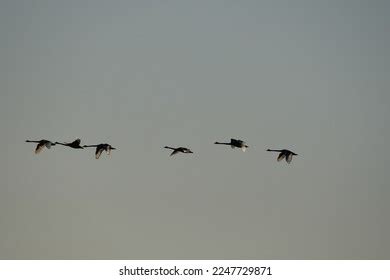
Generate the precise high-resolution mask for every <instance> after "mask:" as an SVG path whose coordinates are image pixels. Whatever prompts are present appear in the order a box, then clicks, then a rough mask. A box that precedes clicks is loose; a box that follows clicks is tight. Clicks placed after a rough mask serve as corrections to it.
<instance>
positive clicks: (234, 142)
mask: <svg viewBox="0 0 390 280" xmlns="http://www.w3.org/2000/svg"><path fill="white" fill-rule="evenodd" d="M214 144H217V145H228V146H230V147H232V149H234V148H239V149H241V150H242V151H243V152H245V150H246V149H247V148H248V145H246V144H245V142H244V141H242V140H237V139H233V138H232V139H230V143H222V142H215V143H214Z"/></svg>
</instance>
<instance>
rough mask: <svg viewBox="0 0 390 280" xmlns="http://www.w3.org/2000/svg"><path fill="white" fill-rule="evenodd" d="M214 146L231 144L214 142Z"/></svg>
mask: <svg viewBox="0 0 390 280" xmlns="http://www.w3.org/2000/svg"><path fill="white" fill-rule="evenodd" d="M214 144H217V145H231V144H232V143H222V142H215V143H214Z"/></svg>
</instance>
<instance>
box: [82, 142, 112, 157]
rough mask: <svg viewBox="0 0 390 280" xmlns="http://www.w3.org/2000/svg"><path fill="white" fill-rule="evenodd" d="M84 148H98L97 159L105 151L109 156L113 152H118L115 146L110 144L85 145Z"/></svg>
mask: <svg viewBox="0 0 390 280" xmlns="http://www.w3.org/2000/svg"><path fill="white" fill-rule="evenodd" d="M83 147H84V148H90V147H96V151H95V158H96V159H98V158H99V157H100V155H101V154H102V153H103V151H106V152H107V154H108V155H109V154H111V150H116V148H114V147H113V146H111V145H110V144H98V145H84V146H83Z"/></svg>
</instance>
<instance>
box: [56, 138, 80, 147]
mask: <svg viewBox="0 0 390 280" xmlns="http://www.w3.org/2000/svg"><path fill="white" fill-rule="evenodd" d="M80 143H81V140H80V139H76V140H74V141H73V142H71V143H60V142H56V144H59V145H62V146H67V147H71V148H73V149H84V148H83V147H82V146H80Z"/></svg>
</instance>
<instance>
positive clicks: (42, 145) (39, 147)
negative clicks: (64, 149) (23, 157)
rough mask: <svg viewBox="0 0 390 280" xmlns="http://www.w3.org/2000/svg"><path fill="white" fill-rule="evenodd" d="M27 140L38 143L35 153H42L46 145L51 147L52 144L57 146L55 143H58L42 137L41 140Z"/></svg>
mask: <svg viewBox="0 0 390 280" xmlns="http://www.w3.org/2000/svg"><path fill="white" fill-rule="evenodd" d="M26 142H28V143H38V144H37V147H36V148H35V153H36V154H38V153H40V152H41V151H42V150H43V148H45V147H46V148H48V149H50V148H51V146H55V144H56V143H53V142H51V141H49V140H45V139H42V140H39V141H36V140H26Z"/></svg>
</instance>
